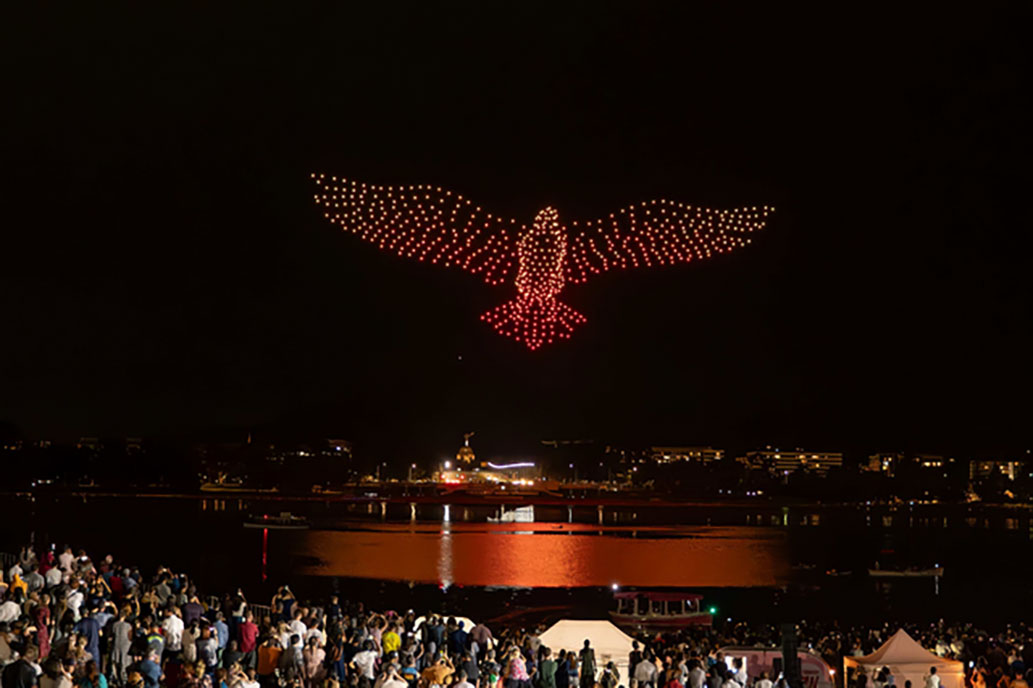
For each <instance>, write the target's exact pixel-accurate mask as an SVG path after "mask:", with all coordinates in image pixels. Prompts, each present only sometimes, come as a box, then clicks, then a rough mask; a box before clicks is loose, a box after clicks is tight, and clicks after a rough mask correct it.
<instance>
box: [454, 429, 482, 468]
mask: <svg viewBox="0 0 1033 688" xmlns="http://www.w3.org/2000/svg"><path fill="white" fill-rule="evenodd" d="M471 437H473V433H472V432H468V433H466V434H465V435H463V446H461V447H459V451H458V452H456V463H457V464H459V465H460V466H472V465H473V462H474V459H476V458H477V457H476V456H474V453H473V449H471V448H470V438H471Z"/></svg>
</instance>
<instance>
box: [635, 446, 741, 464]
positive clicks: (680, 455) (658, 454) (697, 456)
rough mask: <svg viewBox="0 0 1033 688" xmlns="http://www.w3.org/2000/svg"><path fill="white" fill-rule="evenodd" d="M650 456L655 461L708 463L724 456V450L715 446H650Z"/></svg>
mask: <svg viewBox="0 0 1033 688" xmlns="http://www.w3.org/2000/svg"><path fill="white" fill-rule="evenodd" d="M649 458H650V459H652V460H653V461H654V462H655V463H674V462H676V461H695V462H697V463H702V464H708V463H711V462H713V461H720V460H721V459H723V458H724V451H723V450H721V449H714V448H713V447H702V446H687V447H650V448H649Z"/></svg>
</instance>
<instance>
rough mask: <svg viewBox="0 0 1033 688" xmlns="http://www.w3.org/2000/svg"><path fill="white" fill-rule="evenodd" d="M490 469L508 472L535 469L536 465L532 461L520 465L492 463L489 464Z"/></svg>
mask: <svg viewBox="0 0 1033 688" xmlns="http://www.w3.org/2000/svg"><path fill="white" fill-rule="evenodd" d="M488 467H489V468H494V469H495V470H496V471H508V470H509V469H511V468H534V463H533V462H531V461H522V462H519V463H492V462H491V461H489V462H488Z"/></svg>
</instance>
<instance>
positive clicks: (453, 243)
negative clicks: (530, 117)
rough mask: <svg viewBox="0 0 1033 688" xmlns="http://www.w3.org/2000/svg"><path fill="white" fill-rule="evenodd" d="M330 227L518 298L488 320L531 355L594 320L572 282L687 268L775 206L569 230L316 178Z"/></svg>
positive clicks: (649, 216)
mask: <svg viewBox="0 0 1033 688" xmlns="http://www.w3.org/2000/svg"><path fill="white" fill-rule="evenodd" d="M312 178H313V180H314V181H315V183H316V186H317V190H316V194H315V201H316V203H317V204H319V205H320V206H322V207H323V209H324V215H325V216H326V218H327V219H328V220H330V222H333V223H334V224H338V225H340V226H341V228H342V229H345V230H347V231H349V232H351V233H352V234H355V235H357V236H358V237H360V238H362V239H365V240H366V241H369V242H371V243H374V244H376V245H377V246H378V247H379V248H381V249H384V250H386V251H391V252H393V253H396V254H397V255H399V256H404V257H406V258H414V259H416V260H419V261H422V262H425V263H432V264H435V265H443V266H445V267H454V268H462V269H463V270H466V271H467V272H471V273H473V274H475V275H477V276H478V277H480V278H481V279H483V280H484V281H485V282H487V283H488V284H491V285H498V284H502V283H504V282H507V281H509V280H512V281H513V284H514V286H515V287H516V297H515V298H513V299H511V300H510V301H507V302H505V303H503V304H501V305H499V306H496V307H495V308H493V309H492V310H490V311H488V312H487V313H484V314H483V315H482V316H481V320H483V321H485V322H487V323H488V324H489V325H491V326H492V327H493V328H494V329H495V331H496V332H498V333H499V334H502V335H505V336H507V337H511V338H513V339H515V340H516V341H518V342H521V343H522V344H524V345H525V346H527V348H529V349H531V350H535V349H538V348H540V347H542V346H544V345H546V344H550V343H552V342H554V341H556V340H558V339H568V338H569V337H570V334H571V332H573V331H574V328H575V327H577V326H578V325H581V324H583V323H585V322H586V320H585V317H584V316H583V315H581V314H580V313H579V312H577V311H576V310H574V309H573V308H571V307H570V306H568V305H566V304H565V303H562V302H561V301H560V300H559V299H558V298H557V297H558V296H559V295H560V293H561V292H562V291H563V288H564V287H565V286H566V285H567V284H582V283H584V282H585V281H587V280H588V278H589V277H591V276H592V275H598V274H602V273H604V272H606V271H608V270H614V269H617V268H635V267H652V266H658V265H672V264H676V263H687V262H689V261H692V260H700V259H703V258H709V257H710V256H712V255H714V254H720V253H727V252H729V251H731V250H732V249H735V248H739V247H742V246H746V245H747V244H749V243H750V234H751V233H752V232H755V231H757V230H760V229H762V228H763V227H764V224H765V222H766V219H767V217H768V215H770V214H771V213H773V212H774V210H775V209H774V208H771V207H768V206H761V207H749V208H736V209H733V210H712V209H709V208H700V207H696V206H690V205H686V204H684V203H677V202H674V201H669V200H663V199H660V200H653V201H648V202H645V203H639V204H638V205H632V206H628V207H626V208H621V209H620V210H618V211H616V212H613V213H610V215H609V216H608V217H604V218H602V219H597V220H588V221H582V222H577V221H573V222H570V223H569V224H564V223H562V222H561V221H560V217H559V213H558V212H557V211H556V210H555V209H554V208H551V207H546V208H544V209H542V210H540V211H539V212H538V214H537V215H536V216H535V218H534V220H533V221H532V222H531V225H530V226H529V227H528V226H527V225H523V224H518V223H517V222H516V220H512V219H507V218H502V217H499V216H497V215H492V214H491V213H488V212H485V211H484V209H483V208H481V207H480V206H478V205H476V204H475V203H473V202H472V201H470V200H469V199H467V198H464V197H463V196H461V195H459V194H455V193H452V192H451V191H446V190H444V189H442V188H440V187H436V186H429V185H425V184H424V185H413V186H394V187H392V186H378V185H374V184H362V183H359V182H355V181H350V180H347V179H340V178H338V177H333V176H327V175H324V174H313V175H312Z"/></svg>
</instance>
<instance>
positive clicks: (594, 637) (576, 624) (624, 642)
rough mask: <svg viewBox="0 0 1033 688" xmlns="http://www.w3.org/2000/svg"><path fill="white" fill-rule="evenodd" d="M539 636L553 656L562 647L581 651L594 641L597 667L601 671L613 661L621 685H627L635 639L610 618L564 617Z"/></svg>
mask: <svg viewBox="0 0 1033 688" xmlns="http://www.w3.org/2000/svg"><path fill="white" fill-rule="evenodd" d="M538 639H539V640H541V641H542V644H543V645H545V646H546V647H548V648H550V649H551V650H552V654H553V658H554V659H555V657H556V655H558V654H559V652H560V650H573V651H574V652H580V651H581V648H583V647H584V646H585V641H586V640H588V641H591V643H592V647H593V648H594V649H595V665H596V667H595V668H596V669H597V670H598V671H601V670H602V668H603V667H604V666H606V663H607V662H613V663H614V664H615V665H616V666H617V670H618V671H620V673H621V679H620V683H621V685H624V686H626V685H628V678H629V676H628V655H629V654H631V643H633V642H634V640H635V639H634V638H632V637H631V636H630V635H628V634H626V633H624V631H622V630H621V629H619V628H617V627H616V626H614V625H613V624H612V623H610V622H609V621H577V620H574V619H563V620H562V621H557V622H556V623H554V624H553V625H552V626H550V627H549V630H547V631H545V633H542V634H541V635H540V636H538ZM597 676H598V674H597Z"/></svg>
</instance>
